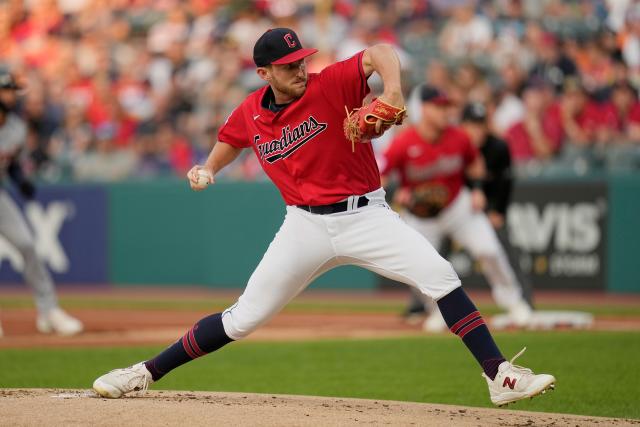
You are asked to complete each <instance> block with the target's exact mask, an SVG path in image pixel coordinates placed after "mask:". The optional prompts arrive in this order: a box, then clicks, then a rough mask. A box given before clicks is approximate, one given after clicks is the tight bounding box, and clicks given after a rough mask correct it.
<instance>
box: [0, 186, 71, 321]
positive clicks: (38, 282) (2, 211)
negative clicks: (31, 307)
mask: <svg viewBox="0 0 640 427" xmlns="http://www.w3.org/2000/svg"><path fill="white" fill-rule="evenodd" d="M0 236H3V237H4V238H5V239H6V240H7V241H8V242H9V243H10V244H11V245H13V246H14V247H15V248H16V249H17V250H18V252H20V254H21V255H22V258H23V259H24V280H25V282H27V284H28V285H29V286H31V288H32V289H33V291H34V297H35V301H36V307H37V308H38V311H39V312H40V313H46V312H48V311H50V310H51V309H53V308H56V307H57V306H58V301H57V298H56V292H55V288H54V286H53V280H51V276H50V275H49V272H48V271H47V269H46V268H45V266H44V264H43V263H42V261H41V260H40V259H39V258H38V255H37V254H36V247H35V239H34V237H33V234H32V233H31V230H30V229H29V227H28V226H27V222H26V219H25V217H24V215H23V214H22V212H21V211H20V209H19V208H18V206H17V205H16V203H15V202H14V201H13V199H11V197H10V196H9V195H8V194H7V192H6V191H4V190H2V189H0Z"/></svg>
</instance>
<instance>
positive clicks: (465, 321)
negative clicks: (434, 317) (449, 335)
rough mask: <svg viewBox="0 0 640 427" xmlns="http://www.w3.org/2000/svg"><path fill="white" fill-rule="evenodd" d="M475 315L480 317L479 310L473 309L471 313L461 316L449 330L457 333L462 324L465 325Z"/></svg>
mask: <svg viewBox="0 0 640 427" xmlns="http://www.w3.org/2000/svg"><path fill="white" fill-rule="evenodd" d="M476 317H480V312H479V311H474V312H473V313H471V314H468V315H467V316H465V317H463V318H462V319H461V320H458V321H457V322H456V323H455V324H454V325H453V326H452V327H451V332H453V333H454V334H456V335H457V334H458V331H459V330H460V328H462V327H463V326H464V325H466V324H467V323H469V322H471V321H472V320H474V319H475V318H476Z"/></svg>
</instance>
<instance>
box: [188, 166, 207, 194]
mask: <svg viewBox="0 0 640 427" xmlns="http://www.w3.org/2000/svg"><path fill="white" fill-rule="evenodd" d="M189 182H190V184H191V188H193V189H194V190H204V189H205V188H207V186H208V185H209V184H211V183H212V182H213V179H212V177H211V174H210V173H209V171H207V170H206V169H203V168H193V169H191V171H189Z"/></svg>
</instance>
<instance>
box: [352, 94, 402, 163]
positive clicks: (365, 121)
mask: <svg viewBox="0 0 640 427" xmlns="http://www.w3.org/2000/svg"><path fill="white" fill-rule="evenodd" d="M344 109H345V111H346V112H347V117H346V118H345V119H344V123H343V126H344V135H345V136H346V137H347V139H348V140H349V141H351V150H352V151H355V143H356V142H366V141H370V140H372V139H373V138H377V137H379V136H380V135H382V134H383V133H385V132H386V130H387V129H389V128H390V127H391V126H393V125H399V124H401V123H402V121H403V120H404V118H405V116H406V115H407V109H406V107H402V108H399V107H394V106H393V105H390V104H387V103H386V102H384V101H381V100H380V98H376V99H374V100H373V101H372V102H371V103H370V104H369V105H366V106H363V107H361V108H354V109H353V111H349V110H348V109H347V107H344Z"/></svg>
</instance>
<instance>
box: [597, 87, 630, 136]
mask: <svg viewBox="0 0 640 427" xmlns="http://www.w3.org/2000/svg"><path fill="white" fill-rule="evenodd" d="M601 117H602V123H601V127H600V132H599V140H600V141H603V142H605V143H614V144H615V143H620V142H635V143H640V102H638V94H637V92H636V90H635V89H634V88H633V86H631V85H630V84H629V83H628V82H620V83H617V84H615V85H614V86H613V87H612V89H611V97H610V99H609V101H607V102H605V103H604V104H603V105H602V109H601Z"/></svg>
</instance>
